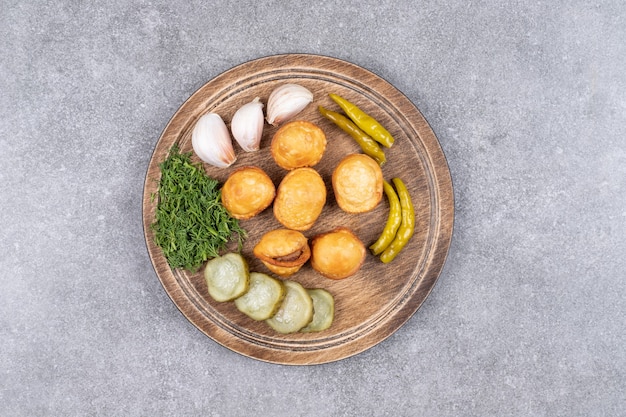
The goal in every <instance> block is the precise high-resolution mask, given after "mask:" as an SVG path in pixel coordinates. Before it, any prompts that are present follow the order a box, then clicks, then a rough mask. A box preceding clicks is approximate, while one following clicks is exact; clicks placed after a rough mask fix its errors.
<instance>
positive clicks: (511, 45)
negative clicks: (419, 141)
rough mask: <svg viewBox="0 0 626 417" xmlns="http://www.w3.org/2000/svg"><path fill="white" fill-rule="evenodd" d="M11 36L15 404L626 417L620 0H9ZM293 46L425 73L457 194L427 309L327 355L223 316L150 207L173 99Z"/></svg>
mask: <svg viewBox="0 0 626 417" xmlns="http://www.w3.org/2000/svg"><path fill="white" fill-rule="evenodd" d="M0 39H2V41H1V42H0V242H1V244H2V247H1V248H2V250H1V252H0V274H1V280H0V415H3V416H60V415H63V416H118V415H119V416H159V415H172V416H196V415H197V416H252V415H258V416H266V415H267V416H269V415H273V416H304V415H310V416H417V415H421V416H619V415H626V397H625V395H624V390H625V388H626V353H625V349H624V346H625V345H626V337H625V335H626V329H625V325H624V321H625V314H626V301H625V300H626V280H625V279H624V278H625V272H626V260H625V255H626V238H625V236H626V72H625V70H624V68H626V6H625V4H624V2H623V1H621V0H620V1H611V0H607V1H594V2H589V1H580V0H574V1H560V0H559V1H553V2H537V1H534V2H527V1H517V0H516V1H512V2H499V1H496V0H478V1H443V2H440V1H430V0H429V1H423V2H418V3H415V2H409V1H398V2H392V1H385V0H383V1H371V0H367V1H359V2H352V1H350V2H343V3H342V2H330V1H319V2H314V3H304V2H282V1H237V2H228V1H216V2H199V1H192V2H186V1H176V0H175V1H159V0H156V1H151V2H148V1H137V2H130V1H122V0H116V1H111V2H105V3H104V4H92V3H91V2H74V1H60V2H51V1H25V2H18V1H13V0H8V1H7V0H4V1H2V2H0ZM284 52H306V53H317V54H323V55H330V56H334V57H337V58H341V59H345V60H348V61H351V62H354V63H356V64H359V65H361V66H363V67H365V68H367V69H370V70H372V71H374V72H376V73H377V74H379V75H381V76H382V77H384V78H386V79H387V80H389V81H390V82H391V83H393V84H394V85H395V86H396V87H398V88H399V89H400V90H401V91H403V92H404V93H405V94H406V95H407V96H408V97H409V98H410V99H411V100H412V101H413V102H414V103H415V104H416V105H417V106H418V107H419V108H420V109H421V110H422V112H423V113H424V115H425V116H426V118H427V119H428V120H429V122H430V123H431V125H432V127H433V129H434V131H435V132H436V134H437V135H438V137H439V140H440V142H441V144H442V147H443V149H444V151H445V153H446V156H447V158H448V162H449V165H450V170H451V172H452V176H453V179H454V186H455V197H456V223H455V235H454V240H453V243H452V246H451V249H450V254H449V257H448V261H447V263H446V266H445V268H444V270H443V273H442V275H441V277H440V280H439V282H438V283H437V286H436V287H435V289H434V291H433V293H432V294H431V296H430V297H429V298H428V299H427V301H426V303H425V304H424V305H423V307H422V308H421V309H420V310H419V311H418V313H417V314H416V315H415V316H413V318H412V319H411V320H409V322H408V323H407V324H406V325H405V326H404V327H402V328H401V329H400V331H398V332H397V333H395V334H394V335H393V336H392V337H390V338H389V339H388V340H386V341H384V342H383V343H381V344H379V345H377V346H375V347H374V348H372V349H370V350H368V351H366V352H364V353H362V354H360V355H358V356H355V357H352V358H349V359H345V360H342V361H339V362H336V363H332V364H327V365H319V366H312V367H290V366H280V365H271V364H267V363H263V362H260V361H256V360H253V359H249V358H246V357H243V356H241V355H239V354H236V353H233V352H231V351H230V350H227V349H225V348H223V347H221V346H219V345H218V344H216V343H214V342H213V341H211V340H210V339H208V338H207V337H205V336H204V335H203V334H201V333H200V332H199V331H198V330H197V329H196V328H195V327H194V326H193V325H191V324H190V323H189V322H188V321H187V320H186V319H185V318H184V317H183V316H182V315H181V314H180V313H179V311H178V310H177V309H176V307H175V306H174V305H173V304H172V302H171V301H170V300H169V298H168V296H167V295H166V293H165V291H164V290H163V288H162V287H161V285H160V283H159V281H158V279H157V277H156V275H155V273H154V271H153V269H152V265H151V263H150V260H149V258H148V255H147V253H146V249H145V244H144V240H143V232H142V226H141V193H142V186H143V180H144V174H145V171H146V167H147V164H148V160H149V158H150V155H151V152H152V150H153V148H154V146H155V144H156V141H157V139H158V137H159V134H160V132H161V131H162V129H163V128H164V126H165V124H166V123H167V121H168V120H169V118H170V117H171V115H172V114H173V112H174V111H175V110H176V109H177V108H178V107H179V106H180V105H181V104H182V102H183V101H184V100H185V99H186V98H187V97H188V96H189V95H190V94H191V93H192V92H193V91H195V90H196V89H197V88H199V87H200V86H201V85H202V84H204V83H205V82H206V81H208V80H209V79H211V78H212V77H214V76H216V75H218V74H219V73H221V72H222V71H224V70H227V69H229V68H231V67H232V66H234V65H237V64H239V63H242V62H245V61H247V60H250V59H254V58H258V57H261V56H265V55H270V54H276V53H284Z"/></svg>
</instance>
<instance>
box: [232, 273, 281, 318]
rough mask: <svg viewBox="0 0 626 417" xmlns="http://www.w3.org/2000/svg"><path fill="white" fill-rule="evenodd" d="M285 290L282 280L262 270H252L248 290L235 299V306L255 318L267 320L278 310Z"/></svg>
mask: <svg viewBox="0 0 626 417" xmlns="http://www.w3.org/2000/svg"><path fill="white" fill-rule="evenodd" d="M285 292H286V291H285V286H284V285H283V283H282V281H279V280H277V279H275V278H272V277H270V276H269V275H266V274H262V273H260V272H250V286H249V287H248V291H247V292H246V293H245V294H243V295H242V296H241V297H239V298H237V299H235V306H236V307H237V309H238V310H239V311H241V312H242V313H244V314H245V315H247V316H248V317H250V318H251V319H253V320H266V319H269V318H270V317H272V316H273V315H274V314H275V313H276V311H278V308H279V307H280V304H281V302H282V301H283V299H284V298H285Z"/></svg>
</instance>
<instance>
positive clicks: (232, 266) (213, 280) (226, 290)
mask: <svg viewBox="0 0 626 417" xmlns="http://www.w3.org/2000/svg"><path fill="white" fill-rule="evenodd" d="M204 279H205V280H206V285H207V288H208V290H209V295H210V296H211V297H212V298H213V299H214V300H215V301H220V302H221V301H231V300H234V299H235V298H237V297H239V296H241V295H242V294H244V293H245V292H246V291H247V290H248V285H249V280H250V273H249V271H248V264H247V262H246V260H245V259H244V258H243V256H241V255H240V254H238V253H235V252H230V253H227V254H226V255H224V256H218V257H217V258H213V259H211V260H210V261H208V262H207V264H206V267H205V268H204Z"/></svg>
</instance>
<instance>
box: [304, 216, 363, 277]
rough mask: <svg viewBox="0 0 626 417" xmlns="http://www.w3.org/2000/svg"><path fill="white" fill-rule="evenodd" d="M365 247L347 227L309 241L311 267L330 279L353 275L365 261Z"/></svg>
mask: <svg viewBox="0 0 626 417" xmlns="http://www.w3.org/2000/svg"><path fill="white" fill-rule="evenodd" d="M365 255H366V250H365V245H363V242H361V240H360V239H359V238H358V237H357V236H356V235H355V234H354V233H352V231H351V230H350V229H348V228H347V227H338V228H336V229H334V230H332V231H330V232H327V233H322V234H320V235H317V236H315V237H314V238H313V239H311V266H312V267H313V269H315V270H316V271H317V272H319V273H320V274H322V275H323V276H325V277H326V278H330V279H344V278H347V277H349V276H351V275H354V274H355V273H356V272H357V271H358V270H359V269H360V268H361V265H363V262H364V261H365Z"/></svg>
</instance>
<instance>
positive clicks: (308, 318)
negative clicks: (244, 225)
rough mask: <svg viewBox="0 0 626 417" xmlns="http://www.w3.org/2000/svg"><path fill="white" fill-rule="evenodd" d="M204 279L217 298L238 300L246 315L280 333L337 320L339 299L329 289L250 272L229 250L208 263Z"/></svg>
mask: <svg viewBox="0 0 626 417" xmlns="http://www.w3.org/2000/svg"><path fill="white" fill-rule="evenodd" d="M204 279H205V280H206V283H207V289H208V292H209V295H210V296H211V297H212V298H213V299H214V300H215V301H218V302H225V301H234V303H235V306H236V307H237V309H238V310H239V311H241V312H242V313H243V314H245V315H246V316H248V317H250V318H251V319H253V320H256V321H265V323H267V325H268V326H270V327H271V328H272V329H274V330H275V331H277V332H278V333H283V334H287V333H295V332H303V333H310V332H319V331H322V330H326V329H328V328H329V327H330V326H331V324H332V323H333V319H334V315H335V301H334V298H333V296H332V295H331V294H330V293H329V292H328V291H326V290H324V289H321V288H314V289H307V288H304V287H303V286H302V285H301V284H299V283H297V282H295V281H288V280H281V279H278V278H274V277H271V276H269V275H267V274H263V273H260V272H250V271H249V269H248V264H247V262H246V260H245V259H244V258H243V256H241V255H240V254H238V253H227V254H225V255H224V256H219V257H217V258H213V259H211V260H210V261H209V262H207V265H206V267H205V269H204Z"/></svg>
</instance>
